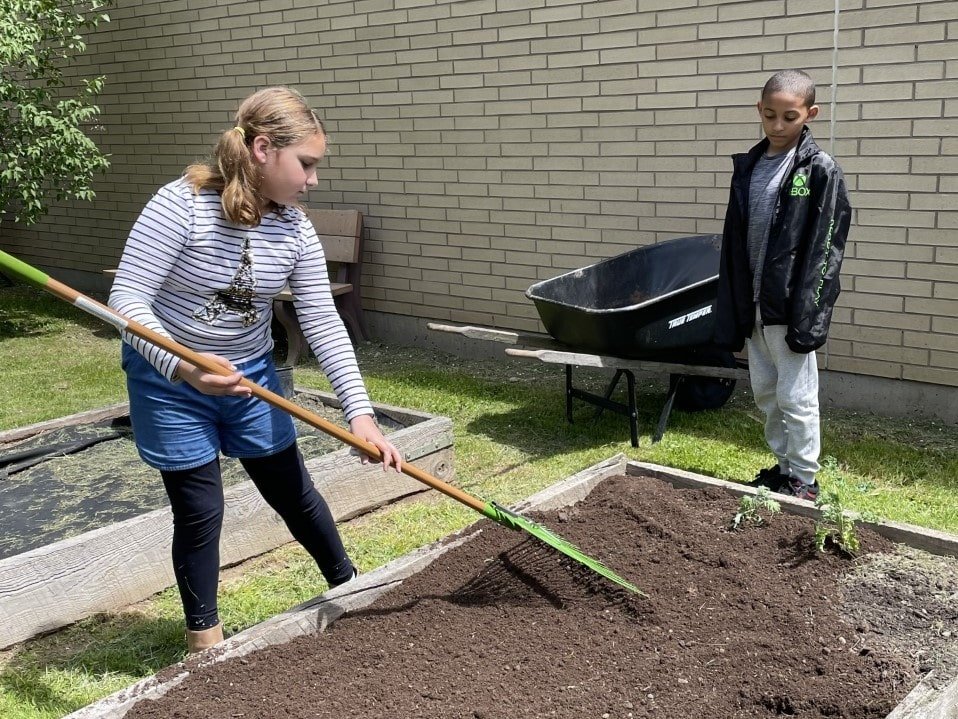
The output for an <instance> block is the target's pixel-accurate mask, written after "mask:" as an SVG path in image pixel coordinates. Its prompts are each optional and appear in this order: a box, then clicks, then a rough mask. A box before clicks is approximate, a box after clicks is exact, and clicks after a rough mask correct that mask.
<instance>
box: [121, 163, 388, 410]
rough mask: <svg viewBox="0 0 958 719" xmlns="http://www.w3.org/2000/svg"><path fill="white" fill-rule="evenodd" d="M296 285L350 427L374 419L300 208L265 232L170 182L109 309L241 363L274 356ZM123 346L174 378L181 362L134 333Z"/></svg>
mask: <svg viewBox="0 0 958 719" xmlns="http://www.w3.org/2000/svg"><path fill="white" fill-rule="evenodd" d="M287 282H288V283H289V288H290V290H291V292H292V294H293V297H294V298H295V300H294V306H295V307H296V314H297V317H298V318H299V323H300V327H301V328H302V330H303V334H304V335H305V337H306V340H307V342H309V346H310V348H311V349H312V350H313V353H314V354H315V355H316V358H317V359H318V360H319V364H320V366H321V367H322V368H323V371H324V372H325V373H326V376H327V377H328V378H329V381H330V383H331V384H332V386H333V391H334V392H335V393H336V396H337V397H339V399H340V401H341V402H342V405H343V412H344V414H345V415H346V419H347V420H349V419H352V418H354V417H356V416H358V415H361V414H372V413H373V410H372V405H371V404H370V402H369V397H368V396H367V394H366V388H365V386H364V384H363V379H362V376H361V375H360V373H359V367H358V365H357V363H356V355H355V352H354V351H353V346H352V343H351V342H350V340H349V335H348V334H347V333H346V328H345V327H344V326H343V322H342V319H341V318H340V316H339V313H338V312H337V310H336V305H335V304H334V302H333V297H332V294H331V293H330V288H329V278H328V276H327V272H326V260H325V257H324V256H323V248H322V245H321V244H320V243H319V240H318V239H317V237H316V231H315V230H314V229H313V226H312V224H311V223H310V222H309V219H308V218H307V217H306V215H305V214H304V213H303V212H301V211H300V210H298V209H295V208H292V207H285V208H279V209H278V210H275V211H273V212H270V213H269V214H267V215H266V216H264V217H263V219H262V221H261V223H260V224H259V226H258V227H255V228H249V227H243V226H241V225H236V224H233V223H232V222H230V221H229V220H227V219H226V217H225V216H224V215H223V209H222V205H221V204H220V196H219V193H217V192H214V191H212V190H202V191H200V192H199V193H197V194H194V193H193V191H192V188H191V187H190V186H189V184H188V183H187V182H186V181H185V180H183V179H179V180H176V181H174V182H171V183H170V184H168V185H166V186H164V187H163V188H161V189H160V190H159V192H157V193H156V195H154V197H153V198H152V199H151V200H150V201H149V202H148V203H147V205H146V207H145V208H144V209H143V212H142V213H141V214H140V216H139V218H138V219H137V221H136V223H135V224H134V226H133V229H132V230H131V231H130V236H129V238H128V240H127V243H126V247H125V248H124V250H123V256H122V258H121V259H120V264H119V267H118V269H117V273H116V279H115V280H114V282H113V289H112V290H111V292H110V299H109V304H110V306H111V307H113V308H114V309H116V310H118V311H119V312H121V313H123V314H124V315H126V316H128V317H130V318H131V319H133V320H136V321H137V322H139V323H140V324H143V325H145V326H147V327H149V328H150V329H152V330H154V331H156V332H159V333H160V334H163V335H165V336H167V337H171V338H172V339H174V340H176V341H177V342H179V343H180V344H183V345H186V346H187V347H189V348H191V349H193V350H195V351H197V352H212V353H214V354H218V355H221V356H223V357H226V358H227V359H228V360H230V361H231V362H233V363H234V364H238V363H241V362H246V361H249V360H252V359H255V358H257V357H260V356H262V355H264V354H266V353H267V352H269V351H270V350H271V349H272V347H273V339H272V336H271V333H270V325H271V320H272V315H273V298H274V297H275V296H276V295H277V294H278V293H279V292H280V291H281V290H282V289H283V288H284V286H285V285H286V284H287ZM124 340H125V341H127V342H129V343H130V344H131V345H132V346H133V347H134V349H136V350H137V351H138V352H140V354H142V355H143V356H144V357H145V358H146V359H147V360H148V361H149V362H150V363H151V364H152V365H153V366H154V367H156V369H157V371H159V372H160V373H162V374H163V375H164V376H165V377H166V378H167V379H169V380H170V381H173V380H174V377H175V374H176V367H177V364H178V362H179V360H178V358H176V357H175V356H173V355H171V354H169V353H168V352H166V351H165V350H162V349H160V348H158V347H155V346H153V345H151V344H149V343H147V342H145V341H143V340H140V339H139V338H136V337H133V336H132V335H129V334H124Z"/></svg>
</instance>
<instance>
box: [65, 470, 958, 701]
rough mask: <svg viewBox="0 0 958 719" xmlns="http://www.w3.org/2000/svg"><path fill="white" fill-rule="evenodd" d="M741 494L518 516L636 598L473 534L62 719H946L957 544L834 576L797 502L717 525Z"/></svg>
mask: <svg viewBox="0 0 958 719" xmlns="http://www.w3.org/2000/svg"><path fill="white" fill-rule="evenodd" d="M663 479H664V480H666V481H662V480H663ZM675 487H683V488H684V489H676V488H675ZM750 491H751V490H750V489H748V488H744V487H742V486H740V485H732V484H729V483H727V482H721V481H718V480H711V479H708V478H704V477H697V476H696V475H691V474H689V473H685V472H676V471H672V470H669V469H667V468H662V467H655V466H652V465H643V464H639V463H626V462H625V461H624V459H623V458H621V457H617V458H613V459H612V460H609V461H607V462H605V463H602V464H600V465H596V466H595V467H592V468H590V469H589V470H587V471H585V472H583V473H581V474H579V475H576V476H575V477H572V478H570V479H569V480H566V481H565V482H563V483H560V484H559V485H556V486H555V487H553V488H552V489H550V490H549V491H547V492H545V493H542V494H540V495H537V496H536V497H535V498H533V499H532V500H530V502H529V508H530V509H531V508H535V509H537V510H539V511H541V512H546V514H543V515H539V518H540V519H541V521H543V522H545V523H546V524H548V525H550V526H553V527H555V528H556V529H557V530H558V531H559V532H560V533H561V534H562V535H563V536H565V537H566V538H568V539H570V540H572V541H574V542H576V543H577V544H579V545H580V546H581V547H582V548H583V549H584V550H585V551H587V552H588V553H590V554H593V555H594V556H597V557H598V558H600V559H602V560H604V561H606V562H607V563H608V564H609V565H610V566H611V567H612V568H613V569H615V570H616V571H619V572H620V573H621V574H623V575H624V576H626V577H627V578H630V579H633V580H634V581H636V582H637V583H638V584H639V585H640V586H641V587H642V588H643V589H644V590H645V591H646V592H648V594H649V596H648V598H641V597H637V596H634V595H628V594H626V593H624V591H623V590H621V589H617V588H613V587H611V586H610V585H608V584H606V583H605V582H604V581H602V580H598V579H596V578H594V577H592V576H590V575H588V574H587V573H586V574H583V573H582V572H578V571H570V569H569V568H568V567H567V566H563V562H560V561H559V555H556V554H554V553H553V552H552V551H551V550H548V549H546V548H544V547H542V546H541V545H539V544H537V543H536V542H534V541H533V540H529V539H527V538H526V537H525V536H523V535H521V534H517V533H512V532H509V531H508V530H505V529H503V528H501V527H499V526H498V525H493V524H491V523H488V522H486V521H483V522H480V523H478V524H476V525H474V526H472V527H470V528H468V529H467V530H464V531H463V532H461V533H459V534H458V535H456V536H455V537H451V538H448V539H447V540H446V541H444V542H441V543H439V544H437V545H435V546H431V547H427V548H424V549H422V550H419V551H417V552H414V553H412V554H411V555H409V556H407V557H403V558H401V559H400V560H397V561H395V562H393V563H391V564H389V565H387V566H385V567H383V568H381V569H379V570H377V571H375V572H372V573H370V574H367V575H364V576H361V577H360V578H359V579H358V580H356V581H354V582H352V583H350V584H348V585H345V586H343V587H340V588H338V589H336V590H333V591H332V592H330V593H328V594H326V595H325V596H323V597H319V598H317V599H316V600H313V601H311V602H308V603H306V604H304V605H302V606H301V607H298V608H296V609H294V610H291V611H290V612H288V613H286V614H284V615H281V616H278V617H275V618H273V619H271V620H269V621H267V622H264V623H263V624H261V625H258V626H256V627H253V628H251V629H249V630H247V631H245V632H242V633H241V634H238V635H236V636H235V637H232V638H231V639H229V640H227V642H226V643H225V644H224V645H222V647H221V648H219V649H216V650H214V651H212V652H210V653H207V654H205V655H201V656H199V657H193V658H190V659H189V660H188V661H187V662H186V663H183V664H179V665H176V666H174V667H170V668H169V669H168V670H165V671H164V672H162V673H161V674H159V675H157V676H156V677H153V678H150V679H147V680H144V681H143V682H140V683H138V684H137V685H134V686H133V687H130V688H128V689H127V690H124V691H122V692H119V693H118V694H116V695H114V696H112V697H109V698H107V699H105V700H103V701H101V702H98V703H97V704H94V705H91V706H89V707H87V708H85V709H82V710H80V711H78V712H75V713H74V714H72V715H71V718H72V719H108V718H109V719H114V718H118V717H123V716H127V717H129V718H130V719H150V718H153V717H170V716H176V717H180V718H181V719H186V718H187V717H203V718H204V719H221V718H223V719H225V718H226V717H248V716H288V717H312V718H319V719H321V718H323V717H337V718H338V717H360V716H361V717H440V716H441V717H472V718H479V719H481V718H483V717H511V718H515V717H546V716H555V717H583V716H595V717H607V718H612V717H619V718H623V719H628V718H632V719H638V718H639V717H646V718H651V717H661V718H663V719H678V718H679V717H681V718H682V719H685V717H688V716H694V715H703V716H708V717H709V719H726V718H727V719H731V718H732V717H735V718H736V719H738V718H747V717H756V718H758V717H777V716H800V717H847V718H848V719H851V718H852V717H854V718H855V719H872V718H874V719H884V718H885V717H892V718H893V719H906V718H909V719H917V718H918V717H921V718H922V719H931V718H932V717H934V718H935V719H945V717H951V716H955V711H956V710H958V681H956V680H954V679H953V677H955V675H956V674H958V644H956V641H958V640H956V638H955V633H954V630H955V624H956V618H958V617H956V613H958V562H956V560H955V558H954V556H949V555H954V554H956V553H958V538H956V537H953V536H950V535H945V534H942V533H937V532H930V533H925V532H923V531H921V530H918V529H916V528H912V527H908V526H904V525H895V526H889V525H882V524H876V525H870V527H861V528H860V532H861V534H862V536H863V541H864V549H865V552H866V554H865V555H864V556H863V557H862V558H860V559H859V560H857V561H850V560H848V559H845V558H842V557H840V556H838V555H836V554H832V553H826V554H820V553H817V552H816V551H815V549H814V546H813V532H814V529H813V523H812V521H811V520H810V519H809V518H808V517H804V516H801V513H806V514H808V513H814V510H813V509H812V508H811V507H810V506H809V505H807V504H803V503H800V502H797V501H789V500H788V499H783V500H782V505H783V508H785V509H786V510H800V512H801V513H799V514H795V513H786V514H781V515H775V516H773V517H771V518H769V519H768V521H767V522H766V524H765V525H763V526H761V527H749V528H747V529H745V530H743V531H736V532H732V531H730V530H729V524H730V522H731V519H732V516H733V515H734V513H735V511H736V509H737V507H738V501H737V497H736V494H741V493H749V492H750ZM590 492H591V494H590ZM587 496H588V499H587V500H586V501H584V502H581V503H579V504H575V505H573V506H567V505H570V504H572V503H574V502H577V501H579V500H583V499H585V498H586V497H587ZM886 535H890V536H894V537H896V539H899V540H902V539H908V540H910V543H917V544H924V545H928V546H930V548H931V549H934V550H935V551H936V552H938V554H929V553H928V552H925V551H921V550H916V549H912V548H908V549H903V548H902V547H901V546H896V545H895V544H893V543H892V541H890V540H889V539H888V536H886ZM343 612H348V614H346V616H340V615H342V613H343ZM337 617H339V620H338V621H336V623H335V624H331V623H332V622H333V621H334V620H336V619H337ZM703 710H705V714H703Z"/></svg>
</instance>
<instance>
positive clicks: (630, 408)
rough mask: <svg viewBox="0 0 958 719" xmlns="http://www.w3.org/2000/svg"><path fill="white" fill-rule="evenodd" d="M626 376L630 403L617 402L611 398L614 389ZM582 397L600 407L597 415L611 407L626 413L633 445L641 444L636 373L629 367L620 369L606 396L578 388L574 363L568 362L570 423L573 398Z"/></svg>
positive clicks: (613, 409)
mask: <svg viewBox="0 0 958 719" xmlns="http://www.w3.org/2000/svg"><path fill="white" fill-rule="evenodd" d="M623 376H624V377H625V381H626V384H627V385H628V388H629V403H628V404H622V403H621V402H615V401H613V400H612V399H611V397H612V391H613V390H614V389H615V385H616V384H617V383H618V381H619V379H620V378H621V377H623ZM573 399H581V400H582V401H583V402H588V403H589V404H591V405H593V406H594V407H598V408H599V410H598V411H597V412H596V414H595V416H596V417H599V415H600V414H601V413H602V410H603V409H610V410H612V411H613V412H617V413H618V414H624V415H625V416H627V417H628V418H629V435H630V438H631V440H632V446H633V447H638V446H639V412H638V408H637V406H636V401H635V375H634V374H632V371H631V370H627V369H618V370H616V373H615V379H613V380H612V384H611V385H609V388H608V389H607V390H606V393H605V395H604V396H600V395H597V394H592V393H591V392H587V391H585V390H582V389H577V388H576V387H573V386H572V365H570V364H567V365H566V366H565V414H566V419H568V420H569V424H572V400H573Z"/></svg>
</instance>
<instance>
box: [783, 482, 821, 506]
mask: <svg viewBox="0 0 958 719" xmlns="http://www.w3.org/2000/svg"><path fill="white" fill-rule="evenodd" d="M776 491H778V492H779V493H780V494H790V495H792V496H793V497H797V498H798V499H804V500H806V501H809V502H814V501H815V500H816V499H818V482H812V483H811V484H806V483H805V482H803V481H802V480H800V479H795V478H794V477H792V478H791V479H789V480H788V483H787V484H786V485H785V486H784V487H782V488H781V489H779V490H776Z"/></svg>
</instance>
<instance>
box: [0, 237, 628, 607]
mask: <svg viewBox="0 0 958 719" xmlns="http://www.w3.org/2000/svg"><path fill="white" fill-rule="evenodd" d="M0 269H2V270H4V271H5V272H9V273H10V274H12V275H14V276H15V277H17V278H19V279H21V280H23V281H25V282H27V283H29V284H32V285H35V286H36V287H39V288H41V289H43V290H46V291H47V292H50V293H51V294H53V295H55V296H57V297H59V298H60V299H62V300H65V301H66V302H69V303H70V304H72V305H75V306H76V307H79V308H80V309H82V310H84V311H85V312H88V313H90V314H91V315H93V316H94V317H97V318H99V319H101V320H103V321H104V322H107V323H108V324H111V325H113V326H114V327H115V328H116V329H117V330H119V331H120V332H128V333H130V334H132V335H135V336H137V337H140V338H141V339H144V340H146V341H147V342H150V343H152V344H154V345H156V346H157V347H161V348H162V349H164V350H166V351H167V352H169V353H171V354H174V355H176V356H177V357H179V358H180V359H183V360H186V361H187V362H190V363H191V364H194V365H196V366H197V367H200V368H202V369H203V370H205V371H207V372H210V373H213V374H220V375H228V374H229V371H228V370H226V369H225V368H223V367H220V366H219V365H217V364H215V363H214V362H211V361H210V360H209V359H208V358H206V357H204V356H203V355H201V354H199V353H198V352H194V351H193V350H191V349H189V348H188V347H184V346H183V345H181V344H179V343H177V342H175V341H173V340H171V339H170V338H168V337H164V336H163V335H161V334H158V333H156V332H154V331H153V330H151V329H149V328H148V327H145V326H143V325H141V324H140V323H138V322H136V321H134V320H131V319H129V318H127V317H125V316H123V315H121V314H120V313H119V312H116V311H114V310H112V309H110V308H109V307H107V306H106V305H104V304H101V303H100V302H97V301H96V300H94V299H91V298H90V297H87V296H86V295H83V294H81V293H79V292H77V291H76V290H74V289H71V288H70V287H68V286H67V285H64V284H63V283H61V282H58V281H57V280H55V279H53V278H52V277H49V276H48V275H46V274H45V273H43V272H41V271H40V270H38V269H37V268H35V267H33V266H31V265H28V264H27V263H25V262H23V261H21V260H18V259H17V258H16V257H13V256H12V255H9V254H7V253H6V252H3V251H2V250H0ZM241 384H243V385H244V386H245V387H249V389H250V390H251V391H252V393H253V394H254V395H255V396H256V397H259V398H260V399H261V400H263V401H265V402H269V403H270V404H272V405H274V406H276V407H279V408H280V409H282V410H284V411H286V412H288V413H289V414H291V415H292V416H294V417H297V418H298V419H300V420H302V421H303V422H306V423H307V424H309V425H312V426H313V427H316V428H317V429H319V430H322V431H323V432H325V433H326V434H329V435H331V436H333V437H335V438H336V439H338V440H340V441H341V442H344V443H346V444H348V445H349V446H350V447H353V448H354V449H357V450H359V451H360V452H363V453H364V454H366V455H368V456H369V457H372V458H373V459H376V460H380V459H381V453H380V451H379V449H378V448H377V447H375V446H374V445H372V444H370V443H369V442H366V441H365V440H362V439H360V438H359V437H356V436H355V435H354V434H352V433H351V432H348V431H347V430H345V429H343V428H341V427H338V426H336V425H335V424H332V423H330V422H328V421H326V420H325V419H323V418H322V417H320V416H318V415H316V414H314V413H312V412H310V411H309V410H307V409H304V408H302V407H300V406H299V405H297V404H294V403H292V402H290V401H289V400H287V399H286V398H285V397H281V396H280V395H278V394H276V393H274V392H271V391H269V390H268V389H266V388H265V387H261V386H260V385H258V384H256V383H254V382H250V381H249V380H247V379H244V380H242V382H241ZM402 471H403V473H404V474H407V475H409V476H410V477H412V478H413V479H416V480H418V481H420V482H422V483H423V484H425V485H427V486H429V487H432V488H433V489H435V490H437V491H439V492H442V493H443V494H445V495H446V496H448V497H451V498H452V499H455V500H456V501H457V502H461V503H462V504H465V505H466V506H467V507H471V508H472V509H474V510H476V511H477V512H479V513H480V514H482V515H484V516H485V517H488V518H489V519H491V520H493V521H495V522H497V523H499V524H502V525H503V526H506V527H509V528H510V529H515V530H522V531H524V532H527V533H528V534H531V535H532V536H533V537H536V538H537V539H539V540H540V541H542V542H543V543H545V544H547V545H548V546H550V547H552V548H553V549H556V550H557V551H559V552H561V553H562V554H564V555H566V556H567V557H570V558H571V559H573V560H574V561H576V562H578V563H579V564H581V565H583V566H585V567H588V568H589V569H591V570H592V571H594V572H596V573H597V574H599V575H601V576H603V577H605V578H607V579H609V580H611V581H612V582H615V583H616V584H618V585H620V586H622V587H625V588H626V589H628V590H630V591H632V592H635V593H637V594H642V592H641V591H640V590H639V589H638V588H637V587H636V586H635V585H633V584H632V583H630V582H628V581H626V580H625V579H623V578H622V577H620V576H619V575H618V574H616V573H615V572H613V571H612V570H611V569H609V568H608V567H606V566H605V565H604V564H602V563H601V562H599V561H598V560H596V559H593V558H592V557H589V556H588V555H586V554H583V553H582V552H581V551H580V550H579V549H578V548H576V547H575V546H574V545H573V544H571V543H570V542H567V541H566V540H564V539H562V538H561V537H559V536H557V535H555V534H553V533H552V532H551V531H549V530H548V529H547V528H545V527H543V526H541V525H539V524H536V523H535V522H533V521H532V520H530V519H527V518H525V517H523V516H522V515H520V514H517V513H515V512H513V511H511V510H509V509H506V508H505V507H501V506H499V505H498V504H496V503H495V502H485V501H483V500H481V499H478V498H477V497H474V496H472V495H471V494H468V493H466V492H463V491H462V490H461V489H459V488H458V487H454V486H452V485H451V484H447V483H446V482H443V481H442V480H441V479H437V478H436V477H433V476H432V475H431V474H429V473H428V472H424V471H423V470H421V469H418V468H417V467H414V466H413V465H410V464H407V463H405V462H403V464H402Z"/></svg>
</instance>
